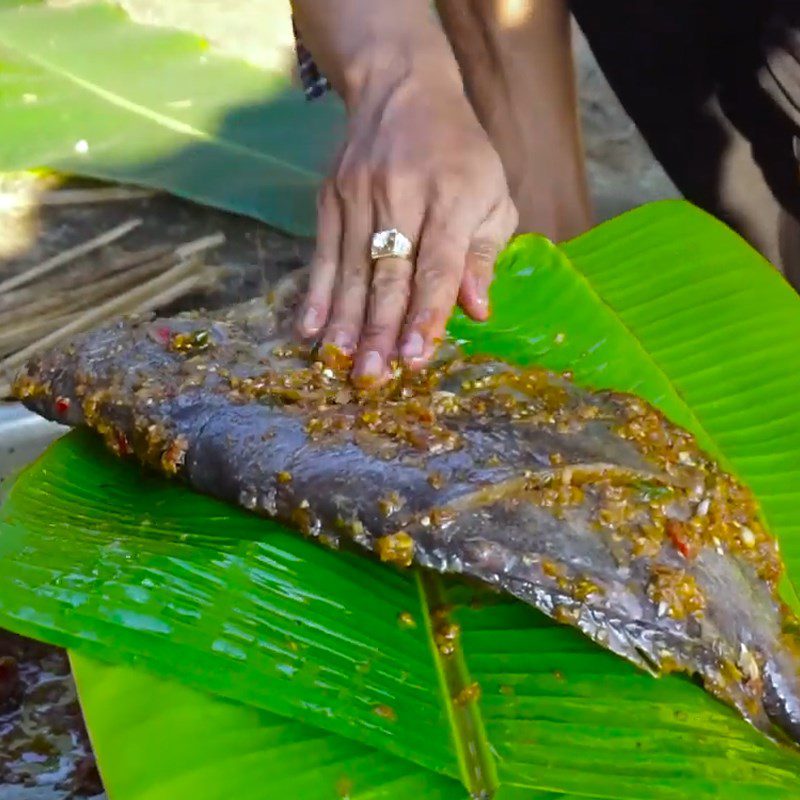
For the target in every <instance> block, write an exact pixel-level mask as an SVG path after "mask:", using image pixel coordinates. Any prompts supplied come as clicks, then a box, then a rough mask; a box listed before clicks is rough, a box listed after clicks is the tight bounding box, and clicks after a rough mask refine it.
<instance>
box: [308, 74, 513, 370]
mask: <svg viewBox="0 0 800 800" xmlns="http://www.w3.org/2000/svg"><path fill="white" fill-rule="evenodd" d="M386 77H387V76H384V77H383V78H382V79H381V80H380V81H375V80H373V81H372V82H370V83H368V84H367V85H366V86H365V89H364V91H363V93H362V94H361V96H360V97H359V98H358V100H357V102H356V103H354V104H353V105H352V106H351V116H350V125H349V133H348V137H347V142H346V145H345V147H344V149H343V150H342V152H341V154H340V156H339V158H338V160H337V163H336V165H335V168H334V170H333V173H332V175H331V177H330V178H329V179H328V180H327V181H326V183H325V184H324V186H323V187H322V190H321V192H320V196H319V206H318V228H317V245H316V252H315V254H314V258H313V260H312V265H311V278H310V285H309V290H308V294H307V296H306V299H305V302H304V304H303V306H302V308H301V310H300V317H299V322H298V327H299V332H300V334H301V335H302V336H303V337H307V338H311V337H317V338H321V339H322V341H323V342H324V343H331V344H333V345H336V346H337V347H338V348H339V349H340V350H342V351H344V352H345V353H347V354H352V355H354V357H355V360H354V367H353V378H354V380H356V381H362V382H365V383H366V382H372V381H382V380H385V379H386V377H387V376H388V370H389V362H390V361H391V360H392V359H394V358H396V357H398V355H399V357H400V358H401V359H402V360H403V362H404V363H405V364H407V365H408V366H410V367H412V368H418V367H420V366H422V365H424V364H425V363H426V361H428V360H429V359H430V357H431V355H432V354H433V351H434V349H435V346H436V343H437V340H439V339H441V338H442V336H443V335H444V328H445V324H446V322H447V320H448V318H449V316H450V313H451V311H452V309H453V307H454V306H455V305H456V303H457V302H458V303H459V304H460V305H461V307H462V308H463V309H464V311H465V312H466V313H467V314H469V315H470V316H471V317H473V318H474V319H476V320H484V319H486V318H487V317H488V314H489V302H488V289H489V284H490V283H491V280H492V271H493V267H494V262H495V259H496V257H497V254H498V252H499V250H500V249H501V248H502V247H503V245H504V244H505V243H506V241H507V240H508V238H509V237H510V236H511V234H512V233H513V232H514V230H515V228H516V224H517V212H516V210H515V208H514V204H513V202H512V201H511V198H510V196H509V191H508V186H507V184H506V179H505V175H504V172H503V167H502V164H501V162H500V158H499V156H498V155H497V153H496V152H495V150H494V149H493V147H492V145H491V144H490V142H489V139H488V138H487V136H486V134H485V132H484V130H483V128H482V127H481V125H480V123H479V122H478V120H477V118H476V117H475V114H474V112H473V111H472V109H471V107H470V105H469V103H468V101H467V100H466V98H465V96H464V94H463V90H462V88H461V85H460V81H455V80H453V79H452V77H451V72H450V71H448V74H447V76H444V77H442V78H441V79H439V78H437V76H436V75H435V74H432V73H431V71H430V70H428V72H427V74H425V75H422V76H420V75H415V74H414V73H413V71H412V72H406V73H405V74H403V75H402V76H401V77H400V78H399V79H396V78H394V79H390V80H388V81H387V79H386ZM378 83H380V85H377V84H378ZM389 228H397V229H398V230H399V231H401V232H402V233H404V234H405V235H406V236H407V237H408V238H409V239H410V240H411V241H412V243H414V245H415V252H414V253H412V256H411V258H410V259H409V260H402V259H396V258H382V259H379V260H377V261H375V262H374V264H373V263H372V262H371V260H370V254H369V248H370V240H371V238H372V234H373V233H374V232H375V231H380V230H384V229H389Z"/></svg>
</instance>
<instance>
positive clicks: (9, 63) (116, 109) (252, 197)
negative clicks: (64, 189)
mask: <svg viewBox="0 0 800 800" xmlns="http://www.w3.org/2000/svg"><path fill="white" fill-rule="evenodd" d="M232 13H234V12H233V11H232ZM286 13H287V14H288V13H289V8H288V3H287V8H286ZM290 55H291V54H289V56H290ZM0 87H2V89H1V90H0V130H2V137H3V144H2V147H0V171H10V170H20V169H29V168H34V167H47V168H52V169H56V170H59V171H62V172H67V173H75V174H79V175H85V176H90V177H95V178H101V179H110V180H115V181H122V182H127V183H134V184H140V185H143V186H147V187H154V188H156V189H163V190H166V191H169V192H171V193H173V194H176V195H179V196H182V197H185V198H188V199H190V200H195V201H197V202H201V203H208V204H211V205H214V206H216V207H218V208H223V209H226V210H229V211H234V212H238V213H242V214H247V215H251V216H254V217H258V218H260V219H262V220H264V221H265V222H267V223H269V224H271V225H273V226H275V227H278V228H281V229H283V230H285V231H288V232H290V233H295V234H299V235H311V234H313V232H314V228H315V207H316V204H315V194H316V189H317V186H318V184H319V181H320V179H321V176H322V172H323V171H324V168H325V164H326V162H327V160H328V159H329V158H330V156H331V153H332V149H333V147H334V146H335V143H336V142H337V141H338V139H339V135H340V127H341V122H342V119H343V115H342V110H341V108H340V105H339V104H338V102H337V101H336V100H335V99H334V98H325V99H321V100H319V101H318V102H314V103H308V102H306V100H305V98H304V97H303V94H302V92H301V91H299V90H298V89H295V88H292V86H291V85H290V80H289V77H288V70H285V71H277V70H276V71H273V72H269V71H266V70H262V69H257V68H256V67H253V66H249V65H247V64H245V63H244V62H241V61H238V60H236V59H232V58H227V57H225V56H222V55H219V54H214V53H213V52H210V51H209V48H208V45H207V44H206V43H205V42H204V41H203V40H202V39H200V38H198V37H195V36H191V35H187V34H183V33H176V32H173V31H169V30H161V29H157V28H152V27H148V26H145V25H137V24H134V23H133V22H131V21H130V20H129V19H128V18H127V17H126V16H125V14H124V13H123V12H122V11H121V10H119V9H117V8H116V7H114V6H109V5H104V4H101V5H89V6H84V5H80V6H77V7H68V8H53V7H51V6H49V5H47V4H44V3H42V4H40V3H19V2H17V1H16V0H15V1H14V2H11V1H10V0H0Z"/></svg>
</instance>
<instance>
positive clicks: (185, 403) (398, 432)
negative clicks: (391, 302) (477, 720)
mask: <svg viewBox="0 0 800 800" xmlns="http://www.w3.org/2000/svg"><path fill="white" fill-rule="evenodd" d="M297 296H298V292H297V290H296V288H295V287H294V286H293V284H292V283H291V282H290V283H288V284H285V285H284V286H283V287H282V288H281V289H280V290H279V291H278V293H277V296H276V297H273V298H271V299H270V300H269V301H267V300H256V301H252V302H250V303H246V304H243V305H239V306H235V307H233V308H231V309H228V310H224V311H222V312H219V313H217V314H215V315H212V316H204V315H201V314H197V313H191V314H182V315H178V316H175V317H172V318H160V319H152V318H149V317H148V318H137V319H129V320H123V321H120V322H117V323H115V324H113V325H110V326H109V327H105V328H102V329H100V330H95V331H92V332H90V333H86V334H84V335H82V336H80V337H79V338H77V339H75V341H73V342H72V343H71V344H69V345H68V346H64V347H63V348H57V349H55V350H53V351H52V352H48V353H45V354H43V355H41V356H39V357H37V358H35V359H33V360H32V361H31V362H30V363H29V364H28V365H27V367H26V368H25V369H24V371H23V372H22V374H21V375H20V376H19V378H18V379H17V381H16V385H15V392H16V395H17V396H18V397H19V398H20V399H21V400H23V401H24V402H25V403H26V405H28V407H30V408H32V409H34V410H36V411H38V412H39V413H41V414H43V415H44V416H46V417H48V418H50V419H53V420H57V421H59V422H64V423H68V424H70V425H76V426H78V425H80V426H88V427H90V428H93V429H94V430H96V431H98V432H99V433H100V434H102V436H103V437H104V438H105V440H106V442H107V443H108V444H109V446H110V447H111V448H112V449H113V450H114V451H115V452H117V453H118V454H120V455H122V456H129V455H130V456H133V457H135V458H137V459H139V460H140V461H141V462H143V463H145V464H148V465H150V466H152V467H154V468H155V469H157V470H160V471H161V472H163V473H165V474H167V475H176V476H180V477H181V478H182V479H184V480H185V481H186V482H187V483H188V484H190V485H191V486H192V487H194V488H195V489H197V490H199V491H201V492H205V493H208V494H210V495H214V496H216V497H219V498H221V499H224V500H227V501H231V502H233V503H237V504H239V505H240V506H243V507H244V508H247V509H250V510H252V511H254V512H257V513H260V514H264V515H267V516H269V517H274V518H277V519H279V520H282V521H283V522H285V523H287V524H289V525H290V526H293V527H294V528H296V529H298V530H300V531H302V532H303V533H305V534H307V535H311V536H315V537H319V538H320V539H321V540H323V541H324V542H327V543H328V544H332V545H336V544H337V543H339V542H340V541H341V540H342V539H350V540H352V541H354V542H356V543H357V544H358V545H361V546H362V547H364V548H367V549H368V550H371V551H373V552H374V553H375V554H377V556H378V557H379V558H380V559H381V560H383V561H389V562H394V563H396V564H399V565H401V566H409V565H411V564H412V563H416V564H419V565H422V566H424V567H428V568H432V569H435V570H439V571H442V572H452V573H461V574H464V575H468V576H472V577H474V578H478V579H480V580H482V581H485V582H487V583H489V584H492V585H494V586H496V587H499V588H501V589H502V590H505V591H507V592H509V593H511V594H512V595H515V596H516V597H518V598H520V599H522V600H523V601H525V602H527V603H530V604H531V605H533V606H535V607H536V608H538V609H540V610H541V611H543V612H544V613H545V614H548V615H549V616H551V617H553V618H554V619H556V620H558V621H560V622H564V623H568V624H570V625H573V626H575V627H576V628H578V629H579V630H581V631H582V632H583V633H584V634H586V635H587V636H589V637H591V638H592V639H593V640H594V641H596V642H598V643H599V644H600V645H602V646H603V647H606V648H608V649H609V650H611V651H613V652H614V653H617V654H619V655H620V656H623V657H625V658H627V659H628V660H630V661H632V662H633V663H635V664H637V665H639V666H640V667H642V668H644V669H647V670H649V671H651V672H653V673H656V674H659V673H664V672H669V671H683V672H687V673H692V674H697V675H699V676H701V678H702V680H703V682H704V684H705V686H706V688H707V689H708V690H709V691H711V692H713V693H714V694H715V695H716V696H717V697H719V698H721V699H722V700H724V701H726V702H727V703H729V704H731V705H732V706H734V707H735V708H737V709H738V710H739V711H740V713H741V714H742V715H743V716H744V717H746V718H747V719H748V720H749V721H750V722H752V723H753V724H754V725H755V726H757V727H758V728H759V729H761V730H762V731H764V732H765V733H767V734H768V735H771V736H773V737H775V738H782V739H784V740H786V739H787V738H788V739H789V740H791V741H794V742H798V741H800V679H799V678H798V675H799V674H800V673H799V672H798V669H799V668H800V657H799V656H798V650H797V647H796V644H795V642H796V638H795V630H796V625H797V623H796V620H795V618H794V617H793V615H792V614H791V613H790V612H789V611H788V609H787V608H786V607H785V606H784V605H783V604H782V603H781V601H780V599H779V596H778V591H777V584H778V580H779V578H780V575H781V572H782V564H781V561H780V558H779V555H778V549H777V544H776V542H775V540H774V539H773V538H772V537H771V536H770V535H769V534H768V533H767V531H766V530H765V528H764V526H763V525H762V523H761V521H760V520H759V515H758V511H757V507H756V504H755V502H754V500H753V498H752V496H751V495H750V493H749V492H748V491H747V490H746V489H745V488H744V487H742V486H741V485H740V484H739V483H737V481H736V480H735V479H734V478H732V477H731V476H730V475H728V474H726V473H725V472H724V471H723V470H722V469H721V468H720V467H719V466H718V465H717V464H716V463H714V461H713V460H712V459H710V458H709V457H707V456H706V455H705V454H704V453H703V452H701V450H700V449H699V448H698V446H697V444H696V442H695V441H694V439H693V437H692V436H691V435H690V434H688V433H687V432H685V431H683V430H681V429H679V428H677V427H676V426H674V425H672V424H670V423H669V422H668V421H667V420H666V419H665V418H664V417H663V416H662V415H661V414H660V413H658V412H657V411H656V410H654V409H653V408H652V407H650V406H649V405H648V404H647V403H645V402H643V401H642V400H640V399H638V398H635V397H632V396H627V395H621V394H615V393H612V392H591V391H587V390H584V389H582V388H579V387H578V386H576V385H574V384H573V383H572V382H571V380H570V379H569V377H568V376H563V375H558V374H553V373H549V372H546V371H544V370H541V369H520V368H517V367H514V366H511V365H509V364H507V363H504V362H502V361H499V360H496V359H489V358H478V357H466V356H464V355H463V354H462V353H460V352H459V350H458V348H457V347H455V346H454V345H452V344H447V343H445V344H444V345H443V346H442V348H441V349H440V352H439V354H438V356H437V360H436V361H435V363H434V364H433V365H432V366H431V367H430V368H429V369H426V370H424V371H422V372H419V373H416V374H407V373H404V372H402V371H399V370H396V371H395V373H394V374H393V376H392V378H391V380H390V381H389V383H388V384H387V385H384V386H382V387H377V386H366V387H361V388H354V387H353V386H352V384H351V383H350V382H349V381H348V374H347V367H348V364H347V363H346V359H345V358H344V357H343V356H342V354H341V353H337V352H336V351H333V350H331V351H325V350H324V349H323V351H322V352H320V351H313V350H310V349H308V348H303V347H300V346H298V345H296V344H294V343H293V341H292V335H291V320H292V318H293V312H294V305H295V302H296V298H297Z"/></svg>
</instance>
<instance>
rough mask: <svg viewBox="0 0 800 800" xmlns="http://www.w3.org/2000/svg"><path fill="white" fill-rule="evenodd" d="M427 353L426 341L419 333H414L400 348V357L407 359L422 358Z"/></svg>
mask: <svg viewBox="0 0 800 800" xmlns="http://www.w3.org/2000/svg"><path fill="white" fill-rule="evenodd" d="M424 351H425V340H424V339H423V338H422V336H421V335H420V334H419V333H417V331H412V332H411V333H410V334H409V335H408V336H407V337H406V340H405V341H404V342H403V344H402V346H401V347H400V355H401V356H402V357H403V358H405V359H412V358H421V357H422V354H423V352H424Z"/></svg>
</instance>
